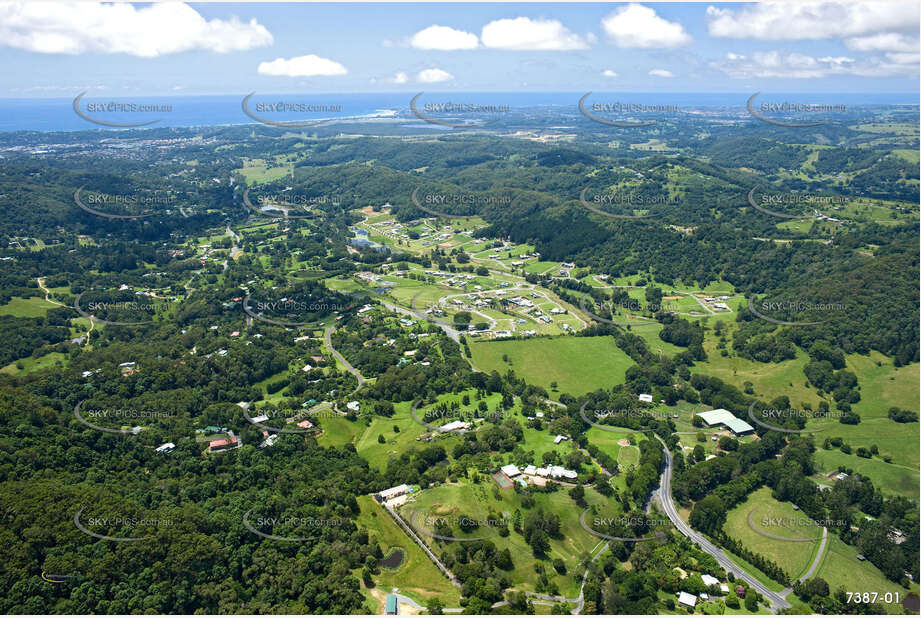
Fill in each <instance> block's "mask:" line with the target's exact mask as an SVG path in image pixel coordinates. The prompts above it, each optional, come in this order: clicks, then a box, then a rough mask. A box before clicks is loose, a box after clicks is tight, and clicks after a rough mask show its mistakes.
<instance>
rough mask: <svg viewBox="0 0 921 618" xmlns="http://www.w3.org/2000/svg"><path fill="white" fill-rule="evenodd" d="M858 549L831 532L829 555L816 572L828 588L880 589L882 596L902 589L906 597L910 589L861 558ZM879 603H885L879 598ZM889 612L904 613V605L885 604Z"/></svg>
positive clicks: (852, 589) (827, 549)
mask: <svg viewBox="0 0 921 618" xmlns="http://www.w3.org/2000/svg"><path fill="white" fill-rule="evenodd" d="M857 553H858V552H857V549H856V548H855V547H852V546H850V545H847V544H845V543H844V542H843V541H842V540H841V539H839V538H838V537H837V536H835V535H833V534H829V535H828V547H827V548H826V549H825V558H824V559H823V560H822V564H821V565H820V566H819V569H818V571H816V577H821V578H822V579H824V580H825V581H827V582H828V587H829V588H830V589H831V590H832V591H834V590H837V589H838V588H844V589H845V590H849V591H852V592H856V591H860V592H878V593H880V596H882V595H883V594H885V593H886V592H893V593H895V592H898V593H899V595H900V598H902V599H904V598H905V595H907V594H908V592H909V591H908V590H906V589H904V588H902V587H901V586H899V585H898V584H897V583H895V582H891V581H889V580H888V579H886V577H885V576H884V575H883V574H882V573H881V572H880V571H879V569H877V568H876V567H875V566H873V565H872V564H870V563H869V562H867V561H861V560H858V559H857ZM877 602H880V603H882V600H881V599H879V600H878V601H877ZM883 605H884V607H885V608H886V611H888V612H889V613H893V614H901V613H902V611H901V605H898V606H897V605H895V604H894V603H892V604H888V605H887V604H885V603H883Z"/></svg>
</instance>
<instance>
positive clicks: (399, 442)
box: [345, 389, 552, 470]
mask: <svg viewBox="0 0 921 618" xmlns="http://www.w3.org/2000/svg"><path fill="white" fill-rule="evenodd" d="M465 394H466V395H467V396H468V397H469V399H470V405H469V406H464V405H462V399H463V396H464V395H465ZM475 395H476V391H474V390H472V389H470V390H467V391H463V392H460V393H452V394H449V395H444V396H441V397H439V398H438V403H445V404H450V403H452V402H457V403H458V405H460V408H461V410H465V411H469V410H472V409H473V408H474V407H475V406H477V405H478V404H479V401H480V400H478V399H476V397H475ZM483 401H485V402H486V405H487V406H488V407H489V410H495V409H496V405H497V404H498V403H500V402H501V401H502V395H501V394H499V393H494V394H492V395H490V396H488V397H486V398H485V399H484V400H483ZM436 405H437V404H432V405H430V406H426V407H423V408H420V409H419V410H418V411H417V413H416V414H417V416H418V417H419V418H420V419H421V418H423V417H424V415H425V411H426V410H427V409H431V408H434V407H435V406H436ZM393 407H394V414H393V416H392V417H391V418H386V417H383V416H375V417H374V418H373V419H372V420H371V424H370V425H369V426H368V427H364V425H359V424H357V423H353V425H355V426H356V427H357V428H358V429H357V431H356V433H355V434H354V435H355V436H356V437H355V440H354V442H355V450H356V451H358V454H359V455H361V457H362V458H364V459H366V460H367V461H369V462H370V463H371V465H372V466H375V467H377V468H378V469H380V470H384V469H386V467H387V461H388V460H389V459H390V458H391V457H394V456H399V455H400V454H402V453H405V452H406V451H407V450H409V449H410V448H413V447H414V446H419V447H420V448H422V447H424V446H427V445H428V444H438V445H440V446H443V447H444V448H445V450H446V451H447V452H448V453H450V452H451V450H452V449H453V448H454V445H455V444H456V443H457V442H459V441H460V437H458V436H453V435H452V436H446V437H443V438H439V439H437V440H435V441H433V442H431V443H424V442H418V441H416V438H418V437H419V436H421V435H422V434H423V433H426V432H427V431H428V429H427V428H426V427H425V426H423V425H420V424H419V423H417V422H416V420H415V419H414V418H413V417H412V412H411V409H412V403H411V402H409V401H403V402H400V403H397V404H395V405H394V406H393ZM509 413H510V414H514V409H513V410H510V411H509ZM447 420H452V419H447ZM521 420H523V419H521ZM345 422H348V421H345ZM436 424H439V423H436ZM394 427H397V428H399V430H400V431H394ZM380 435H383V436H384V440H385V442H384V443H383V444H381V443H380V442H379V441H378V436H380ZM551 444H552V442H551Z"/></svg>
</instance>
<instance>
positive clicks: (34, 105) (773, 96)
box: [0, 91, 918, 132]
mask: <svg viewBox="0 0 921 618" xmlns="http://www.w3.org/2000/svg"><path fill="white" fill-rule="evenodd" d="M77 94H79V93H75V97H76V96H77ZM416 94H418V93H417V92H410V93H360V94H354V93H352V94H262V93H258V94H255V95H253V97H252V98H251V99H250V100H249V102H248V105H247V109H248V110H249V111H250V112H251V113H253V114H255V115H257V116H259V117H260V118H264V119H268V120H270V121H274V122H291V121H299V122H316V121H319V120H326V119H337V118H338V119H345V118H381V119H386V118H388V117H395V116H400V117H402V118H405V119H414V117H413V116H412V115H411V111H410V101H411V100H412V99H413V97H414V96H415V95H416ZM584 94H585V93H583V92H575V93H574V92H552V93H547V92H511V93H509V92H471V93H468V92H425V93H424V94H423V95H422V96H420V97H419V99H418V100H417V102H416V107H417V109H419V110H420V111H422V112H423V113H426V109H427V108H426V106H432V105H439V104H442V105H443V104H448V103H452V104H463V105H470V104H472V105H481V106H501V107H507V108H509V109H511V110H513V111H514V110H523V109H526V108H540V107H552V108H557V109H564V108H569V109H570V110H572V111H574V112H576V111H577V110H578V107H577V104H578V101H579V99H580V98H581V97H582V95H584ZM751 94H753V93H638V92H632V93H624V92H601V91H598V92H594V93H593V94H592V96H591V98H590V99H589V102H602V103H638V104H645V105H674V106H678V107H684V108H695V107H696V108H700V107H712V108H726V107H737V108H739V109H742V108H744V106H745V102H746V100H747V99H748V97H749V96H751ZM245 96H246V94H245V93H244V94H241V95H235V96H231V95H218V96H172V97H162V96H161V97H144V96H119V97H108V98H106V97H99V96H86V97H84V98H82V99H81V100H80V101H79V102H78V108H79V109H80V111H81V112H83V113H84V114H85V115H86V116H89V117H91V118H95V119H97V120H101V121H102V122H104V123H105V122H111V123H129V124H136V123H145V122H151V124H148V125H147V126H149V127H151V128H157V127H194V126H214V125H236V124H254V123H257V122H258V120H256V119H254V118H252V117H250V116H248V115H247V114H246V113H245V112H244V111H243V107H242V103H243V99H244V97H245ZM767 99H769V100H770V101H773V102H777V101H792V102H808V103H815V104H829V105H831V104H837V105H845V106H847V107H848V108H852V107H855V106H864V105H915V106H917V105H918V95H917V94H911V93H902V94H900V93H859V94H854V93H847V94H841V93H808V94H805V93H763V94H762V95H761V96H760V97H759V101H760V100H767ZM131 106H135V107H134V108H133V109H132V108H131ZM138 106H144V109H139V108H138ZM279 107H281V108H283V109H285V110H289V111H275V109H277V108H279ZM429 113H430V115H436V114H432V113H431V112H429ZM152 121H155V122H152ZM420 126H425V127H426V128H430V129H431V128H437V125H431V124H428V125H426V124H425V123H421V122H420ZM109 128H112V127H111V126H108V125H103V124H97V123H95V122H93V121H91V120H88V119H85V118H83V117H81V116H80V115H79V114H78V113H77V112H75V110H74V99H71V98H67V99H47V98H45V99H0V132H7V131H45V132H50V131H84V130H93V129H109ZM308 128H309V127H308Z"/></svg>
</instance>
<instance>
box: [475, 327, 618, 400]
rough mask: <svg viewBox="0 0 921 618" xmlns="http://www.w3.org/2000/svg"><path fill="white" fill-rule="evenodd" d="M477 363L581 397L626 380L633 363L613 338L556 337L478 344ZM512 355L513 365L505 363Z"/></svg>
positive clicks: (485, 368)
mask: <svg viewBox="0 0 921 618" xmlns="http://www.w3.org/2000/svg"><path fill="white" fill-rule="evenodd" d="M470 351H471V353H472V355H473V363H474V365H476V367H478V368H479V369H481V370H483V371H492V370H496V371H498V372H499V373H505V372H506V371H507V370H508V369H513V370H514V371H515V373H516V375H518V376H520V377H522V378H524V379H526V380H527V381H528V382H529V383H531V384H536V385H538V386H542V387H544V388H546V389H547V390H548V391H550V394H551V397H553V396H555V394H554V393H553V392H552V391H551V388H550V383H551V382H556V383H557V384H558V389H559V392H564V393H569V394H571V395H581V394H582V393H587V392H589V391H592V390H595V389H597V388H602V387H604V388H610V387H611V386H613V385H615V384H620V383H622V382H623V381H624V376H625V374H626V371H627V368H628V367H630V366H631V365H633V361H632V360H631V359H630V357H629V356H627V354H626V353H625V352H624V351H623V350H621V349H620V348H618V347H617V346H616V345H615V344H614V339H613V338H611V337H556V338H540V339H523V340H517V341H482V342H481V341H477V342H473V343H471V345H470ZM503 355H508V358H509V360H510V361H511V364H509V363H506V362H505V361H503V360H502V357H503Z"/></svg>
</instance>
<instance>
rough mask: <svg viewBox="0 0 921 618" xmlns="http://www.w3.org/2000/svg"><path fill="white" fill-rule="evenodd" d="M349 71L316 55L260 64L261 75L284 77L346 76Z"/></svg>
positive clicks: (333, 61)
mask: <svg viewBox="0 0 921 618" xmlns="http://www.w3.org/2000/svg"><path fill="white" fill-rule="evenodd" d="M348 72H349V71H348V69H346V68H345V67H344V66H342V65H341V64H339V63H338V62H336V61H335V60H330V59H328V58H321V57H320V56H316V55H314V54H308V55H306V56H296V57H294V58H276V59H275V60H272V61H271V62H260V63H259V73H260V74H261V75H281V76H284V77H316V76H319V75H322V76H331V75H345V74H347V73H348Z"/></svg>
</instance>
